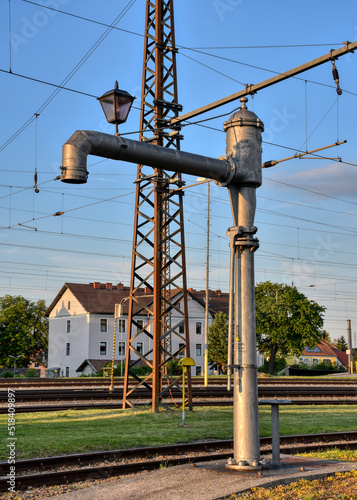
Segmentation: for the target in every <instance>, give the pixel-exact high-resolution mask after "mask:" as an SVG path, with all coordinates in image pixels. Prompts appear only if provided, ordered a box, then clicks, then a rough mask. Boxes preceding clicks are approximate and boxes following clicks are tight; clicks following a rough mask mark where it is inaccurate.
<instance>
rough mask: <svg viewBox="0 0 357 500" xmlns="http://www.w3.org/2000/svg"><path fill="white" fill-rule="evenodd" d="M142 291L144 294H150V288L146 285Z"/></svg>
mask: <svg viewBox="0 0 357 500" xmlns="http://www.w3.org/2000/svg"><path fill="white" fill-rule="evenodd" d="M144 293H145V295H150V294H151V288H149V287H148V286H146V287H145V288H144Z"/></svg>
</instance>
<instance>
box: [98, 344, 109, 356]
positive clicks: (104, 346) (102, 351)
mask: <svg viewBox="0 0 357 500" xmlns="http://www.w3.org/2000/svg"><path fill="white" fill-rule="evenodd" d="M107 345H108V342H99V354H100V355H101V356H106V354H107Z"/></svg>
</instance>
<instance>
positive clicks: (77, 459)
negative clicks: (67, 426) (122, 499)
mask: <svg viewBox="0 0 357 500" xmlns="http://www.w3.org/2000/svg"><path fill="white" fill-rule="evenodd" d="M260 445H261V454H262V455H267V454H270V453H271V438H270V437H263V438H261V439H260ZM232 447H233V441H232V440H223V441H212V442H203V443H190V444H179V445H170V446H159V447H153V448H136V449H129V450H114V451H105V452H94V453H86V454H76V455H68V456H59V457H46V458H40V459H31V460H22V461H18V462H16V488H17V490H20V489H24V488H29V487H34V488H36V487H39V486H44V485H54V484H64V483H70V482H78V481H86V480H94V479H105V478H108V477H111V476H120V475H126V474H132V473H137V472H141V471H144V470H145V471H148V470H154V469H158V468H160V466H162V464H165V466H166V467H167V466H173V465H181V464H187V463H194V462H195V461H196V462H204V461H211V460H222V459H228V458H229V457H231V456H233V451H232ZM327 447H338V448H350V449H351V448H353V449H357V432H338V433H331V434H311V435H304V436H281V437H280V450H281V452H283V453H286V454H296V453H301V452H308V451H313V450H317V449H323V448H327ZM103 462H105V463H104V464H103ZM49 469H50V470H49ZM55 469H56V470H55ZM8 473H9V464H8V463H7V462H2V463H0V476H1V477H0V491H6V490H7V489H8V483H7V479H8V478H7V474H8Z"/></svg>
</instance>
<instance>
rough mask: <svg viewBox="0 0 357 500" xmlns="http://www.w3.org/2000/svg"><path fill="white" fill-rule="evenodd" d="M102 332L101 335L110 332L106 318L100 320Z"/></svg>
mask: <svg viewBox="0 0 357 500" xmlns="http://www.w3.org/2000/svg"><path fill="white" fill-rule="evenodd" d="M100 331H101V333H105V332H107V331H108V320H107V319H106V318H102V319H101V320H100Z"/></svg>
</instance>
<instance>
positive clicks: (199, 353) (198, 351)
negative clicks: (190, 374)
mask: <svg viewBox="0 0 357 500" xmlns="http://www.w3.org/2000/svg"><path fill="white" fill-rule="evenodd" d="M196 356H202V344H196ZM196 375H197V374H196Z"/></svg>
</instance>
